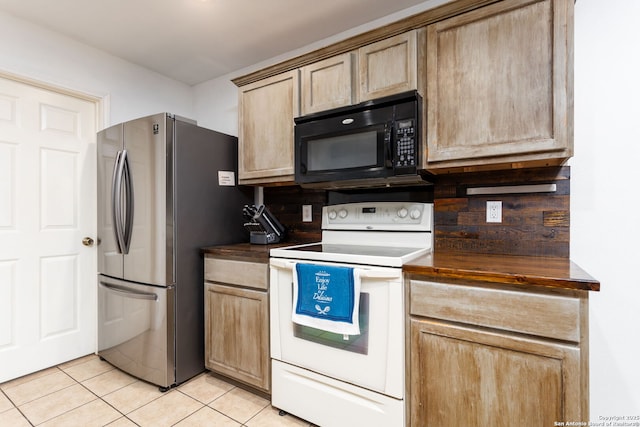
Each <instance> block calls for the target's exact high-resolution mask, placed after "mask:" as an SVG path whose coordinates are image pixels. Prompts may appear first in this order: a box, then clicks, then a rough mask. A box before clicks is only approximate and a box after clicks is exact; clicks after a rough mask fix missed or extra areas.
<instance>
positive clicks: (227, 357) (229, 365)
mask: <svg viewBox="0 0 640 427" xmlns="http://www.w3.org/2000/svg"><path fill="white" fill-rule="evenodd" d="M268 306H269V302H268V297H267V292H262V291H255V290H250V289H243V288H236V287H233V286H224V285H219V284H214V283H205V366H206V367H207V369H210V370H212V371H215V372H219V373H221V374H223V375H226V376H229V377H231V378H234V379H237V380H239V381H242V382H244V383H246V384H249V385H252V386H255V387H257V388H259V389H261V390H263V391H266V392H269V390H270V383H271V379H270V370H269V360H270V359H269V307H268Z"/></svg>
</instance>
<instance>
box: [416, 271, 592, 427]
mask: <svg viewBox="0 0 640 427" xmlns="http://www.w3.org/2000/svg"><path fill="white" fill-rule="evenodd" d="M408 288H409V289H410V293H411V294H410V299H409V301H410V303H409V304H410V318H409V325H410V327H409V331H410V332H409V337H408V339H409V343H408V347H409V360H410V362H409V363H410V369H409V374H408V376H409V379H408V384H409V385H408V387H409V396H410V397H409V405H410V408H409V411H408V414H409V418H410V425H412V426H426V425H428V426H436V427H437V426H463V425H466V426H471V425H476V426H480V425H486V426H488V425H491V426H499V425H511V424H513V423H514V422H515V423H518V424H524V425H531V426H547V425H554V422H566V421H588V419H589V411H588V409H589V408H588V393H589V389H588V347H587V345H588V342H587V336H588V334H587V312H588V305H587V300H586V298H587V296H586V292H582V293H580V292H579V291H570V292H566V293H565V292H560V291H558V292H556V291H536V292H526V291H519V290H515V289H501V288H484V287H481V286H467V285H460V284H446V283H436V282H428V281H422V280H410V283H409V286H408ZM582 294H585V295H582ZM516 420H517V421H516Z"/></svg>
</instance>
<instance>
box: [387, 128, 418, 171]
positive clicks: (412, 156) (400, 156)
mask: <svg viewBox="0 0 640 427" xmlns="http://www.w3.org/2000/svg"><path fill="white" fill-rule="evenodd" d="M394 131H395V140H396V141H395V142H396V147H395V153H394V154H395V155H394V162H393V163H394V164H393V167H394V169H398V168H400V169H401V168H415V167H416V157H417V155H418V153H417V152H416V148H417V144H416V129H415V122H414V120H413V119H406V120H398V121H396V123H395V129H394Z"/></svg>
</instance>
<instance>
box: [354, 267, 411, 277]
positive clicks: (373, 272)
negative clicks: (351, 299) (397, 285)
mask: <svg viewBox="0 0 640 427" xmlns="http://www.w3.org/2000/svg"><path fill="white" fill-rule="evenodd" d="M358 270H359V272H360V279H400V278H401V277H402V272H401V271H399V270H398V271H389V270H384V271H380V270H366V269H361V268H359V269H358Z"/></svg>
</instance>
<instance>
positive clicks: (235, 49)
mask: <svg viewBox="0 0 640 427" xmlns="http://www.w3.org/2000/svg"><path fill="white" fill-rule="evenodd" d="M434 2H437V3H442V1H438V0H431V1H429V2H425V0H393V1H390V0H55V1H52V0H0V10H2V11H4V12H6V13H8V14H10V15H13V16H15V17H17V18H21V19H23V20H26V21H30V22H32V23H35V24H37V25H40V26H42V27H45V28H48V29H50V30H53V31H55V32H57V33H61V34H64V35H66V36H68V37H71V38H73V39H75V40H78V41H81V42H83V43H85V44H87V45H90V46H93V47H95V48H98V49H101V50H103V51H106V52H109V53H110V54H112V55H115V56H117V57H120V58H123V59H125V60H127V61H130V62H133V63H135V64H138V65H141V66H143V67H146V68H149V69H151V70H154V71H156V72H158V73H161V74H163V75H165V76H168V77H171V78H173V79H175V80H178V81H181V82H184V83H186V84H189V85H194V84H198V83H201V82H204V81H207V80H210V79H213V78H216V77H219V76H221V75H225V74H228V73H231V72H233V71H236V70H240V69H242V68H245V67H248V66H251V65H253V64H256V63H259V62H261V61H264V60H267V59H269V58H273V57H276V56H278V55H282V54H284V53H286V52H290V51H293V50H295V49H299V48H302V47H304V46H307V45H309V44H311V43H314V42H317V41H319V40H322V39H325V38H328V37H331V36H333V35H336V34H338V33H341V32H344V31H347V30H349V29H352V28H354V27H357V26H359V25H362V24H366V23H368V22H371V21H374V20H376V19H379V18H382V17H384V16H387V15H390V14H393V13H396V12H399V11H404V10H405V9H407V8H411V7H413V6H416V5H420V4H424V3H434ZM422 9H426V7H422Z"/></svg>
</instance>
